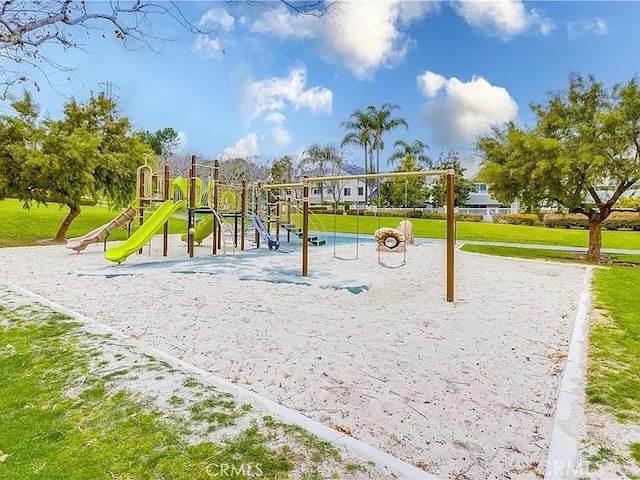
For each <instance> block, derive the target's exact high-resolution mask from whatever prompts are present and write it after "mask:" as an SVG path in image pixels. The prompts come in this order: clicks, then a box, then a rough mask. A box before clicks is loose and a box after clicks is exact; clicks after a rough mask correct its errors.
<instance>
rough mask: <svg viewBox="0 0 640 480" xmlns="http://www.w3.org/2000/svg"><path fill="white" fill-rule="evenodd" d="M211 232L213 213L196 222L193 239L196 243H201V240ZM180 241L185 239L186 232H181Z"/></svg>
mask: <svg viewBox="0 0 640 480" xmlns="http://www.w3.org/2000/svg"><path fill="white" fill-rule="evenodd" d="M212 233H213V215H208V216H207V218H206V219H204V220H203V221H202V222H200V223H199V224H198V226H197V227H196V234H195V237H194V238H195V241H196V243H197V244H198V245H200V244H201V243H202V241H203V240H204V239H205V238H207V237H208V236H209V235H211V234H212ZM182 241H183V242H186V241H187V234H186V233H183V234H182Z"/></svg>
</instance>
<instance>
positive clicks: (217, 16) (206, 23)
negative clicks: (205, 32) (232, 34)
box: [198, 8, 235, 32]
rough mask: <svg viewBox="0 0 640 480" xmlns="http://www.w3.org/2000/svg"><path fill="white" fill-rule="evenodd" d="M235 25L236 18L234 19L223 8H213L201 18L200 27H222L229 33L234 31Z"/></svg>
mask: <svg viewBox="0 0 640 480" xmlns="http://www.w3.org/2000/svg"><path fill="white" fill-rule="evenodd" d="M234 23H235V18H233V17H232V16H231V15H229V13H228V12H227V11H226V10H224V9H221V8H212V9H210V10H207V11H206V12H205V14H204V15H202V17H200V21H199V22H198V25H200V26H201V27H220V28H222V29H223V30H224V31H226V32H228V31H230V30H231V29H233V25H234Z"/></svg>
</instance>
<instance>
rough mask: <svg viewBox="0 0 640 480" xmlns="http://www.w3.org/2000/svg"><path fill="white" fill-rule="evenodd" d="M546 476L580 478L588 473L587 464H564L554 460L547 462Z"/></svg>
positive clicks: (583, 462)
mask: <svg viewBox="0 0 640 480" xmlns="http://www.w3.org/2000/svg"><path fill="white" fill-rule="evenodd" d="M546 466H547V472H546V473H547V475H548V476H550V477H551V478H563V479H564V478H582V477H583V476H585V475H588V473H589V464H588V463H587V462H585V461H583V460H578V461H577V463H576V462H566V461H562V460H556V461H553V462H549V461H547V464H546Z"/></svg>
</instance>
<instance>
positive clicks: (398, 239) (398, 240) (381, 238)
mask: <svg viewBox="0 0 640 480" xmlns="http://www.w3.org/2000/svg"><path fill="white" fill-rule="evenodd" d="M408 183H409V182H408V181H407V180H405V182H404V205H405V211H404V220H403V222H402V224H403V225H404V232H401V231H400V230H397V229H395V228H389V227H387V228H380V217H378V229H377V230H376V231H375V233H374V238H375V240H376V243H377V244H378V247H377V249H376V250H377V251H378V265H380V266H381V267H383V268H389V269H395V268H401V267H404V266H405V265H406V264H407V224H408V223H407V210H406V206H407V198H408V190H407V185H408ZM383 250H386V251H389V252H400V251H402V261H401V262H400V263H399V264H397V265H390V264H388V263H385V262H384V261H383V260H382V251H383Z"/></svg>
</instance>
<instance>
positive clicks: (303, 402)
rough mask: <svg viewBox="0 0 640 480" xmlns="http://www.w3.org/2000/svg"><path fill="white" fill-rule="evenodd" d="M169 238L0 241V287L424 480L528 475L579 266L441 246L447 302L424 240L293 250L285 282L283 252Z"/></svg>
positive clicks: (552, 397)
mask: <svg viewBox="0 0 640 480" xmlns="http://www.w3.org/2000/svg"><path fill="white" fill-rule="evenodd" d="M171 241H172V244H171V248H170V251H169V257H168V258H163V257H162V256H161V254H160V247H161V242H160V240H159V239H156V240H154V243H153V245H152V248H151V249H148V248H146V249H145V251H144V253H143V254H142V255H133V256H131V257H130V258H129V259H128V260H127V261H126V262H125V263H123V264H122V265H119V266H118V265H115V264H112V263H110V262H108V261H106V260H104V257H103V251H102V245H101V244H94V245H91V246H90V247H89V248H88V249H87V250H86V251H84V252H83V253H81V254H76V253H73V252H72V251H71V250H67V249H66V248H65V247H64V246H46V247H33V248H5V249H0V278H2V279H3V280H4V281H6V282H10V283H13V284H17V285H19V286H21V287H23V288H25V289H27V290H30V291H32V292H35V293H37V294H39V295H42V296H44V297H46V298H47V299H49V300H52V301H54V302H57V303H59V304H61V305H63V306H65V307H68V308H70V309H72V310H75V311H77V312H80V313H82V314H84V315H86V316H88V317H90V318H92V319H94V320H95V321H98V322H102V323H104V324H107V325H109V326H111V327H113V328H115V329H117V330H119V331H122V332H124V333H125V334H127V335H129V336H132V337H133V338H135V339H137V340H138V341H139V342H142V343H144V344H148V345H153V346H155V347H157V348H159V349H162V350H163V351H165V352H167V353H169V354H171V355H173V356H175V357H178V358H180V359H182V360H184V361H187V362H189V363H192V364H194V365H196V366H198V367H200V368H202V369H205V370H207V371H209V372H212V373H214V374H216V375H218V376H220V377H223V378H225V379H228V380H230V381H233V382H234V383H236V384H238V385H241V386H243V387H244V388H247V389H249V390H253V391H255V392H256V393H258V394H260V395H263V396H265V397H267V398H269V399H271V400H274V401H276V402H279V403H282V404H283V405H285V406H287V407H289V408H292V409H295V410H297V411H299V412H301V413H303V414H304V415H306V416H308V417H310V418H312V419H314V420H317V421H319V422H321V423H323V424H325V425H327V426H330V427H334V428H335V427H336V426H340V427H341V428H344V429H345V430H344V431H345V432H350V434H351V435H352V436H353V437H355V438H357V439H359V440H362V441H364V442H366V443H368V444H370V445H373V446H374V447H376V448H379V449H381V450H384V451H386V452H388V453H390V454H392V455H394V456H396V457H398V458H400V459H402V460H404V461H406V462H409V463H412V464H413V465H416V466H419V467H420V468H422V469H424V470H426V471H428V472H430V473H432V474H435V475H438V476H439V477H441V478H459V479H465V478H468V479H490V478H496V479H497V478H500V479H505V478H508V479H535V478H537V477H536V475H537V473H536V472H539V471H544V463H545V461H546V456H547V450H548V446H549V439H550V433H551V427H552V422H553V414H554V409H555V406H556V397H557V388H558V384H559V380H560V376H561V374H562V369H563V368H564V363H565V361H564V360H565V358H566V353H567V349H568V344H569V338H570V335H571V331H572V327H573V322H574V321H575V315H576V310H577V306H578V300H579V296H580V290H581V288H582V283H583V278H584V267H582V266H578V265H564V264H555V263H543V262H534V261H524V260H515V259H507V258H497V257H489V256H482V255H476V254H471V253H465V252H460V251H457V252H456V301H455V302H454V303H447V302H446V301H445V299H444V296H445V275H444V268H445V247H444V244H442V243H420V244H418V245H416V246H414V247H409V250H408V252H407V264H406V266H404V267H403V268H398V269H386V268H381V267H380V266H379V265H378V264H377V261H376V260H377V256H376V252H375V246H374V244H373V243H370V242H364V243H362V244H361V245H360V249H359V259H357V260H354V261H340V260H336V259H334V258H333V248H332V246H331V245H330V244H329V245H327V246H324V247H311V248H310V264H309V265H310V266H309V272H310V277H308V278H302V277H301V276H300V255H299V253H298V252H297V251H295V252H293V253H283V252H269V251H268V250H266V249H261V250H260V251H256V250H248V251H245V252H237V253H236V255H235V256H230V255H228V256H227V257H226V258H223V257H222V256H217V257H213V256H211V255H210V244H208V243H206V242H205V244H203V246H200V247H197V249H196V258H193V259H189V258H188V257H187V255H186V248H185V246H184V245H183V244H182V243H181V242H180V239H179V238H175V237H172V239H171ZM329 243H330V242H329ZM352 248H353V247H352V246H349V245H341V246H340V253H341V254H342V255H344V256H347V255H350V254H352V253H353V251H352V250H351V249H352ZM350 250H351V251H350ZM400 257H401V255H399V254H394V253H388V254H386V255H385V257H384V260H385V261H386V262H388V263H398V262H399V260H400Z"/></svg>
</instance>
